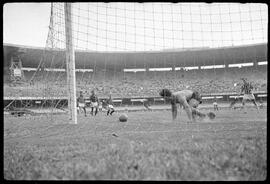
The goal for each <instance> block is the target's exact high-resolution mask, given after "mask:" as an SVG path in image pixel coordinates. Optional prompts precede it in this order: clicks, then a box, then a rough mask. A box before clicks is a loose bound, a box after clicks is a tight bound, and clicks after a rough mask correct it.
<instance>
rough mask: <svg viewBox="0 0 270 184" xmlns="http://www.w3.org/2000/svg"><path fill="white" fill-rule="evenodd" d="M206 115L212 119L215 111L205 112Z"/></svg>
mask: <svg viewBox="0 0 270 184" xmlns="http://www.w3.org/2000/svg"><path fill="white" fill-rule="evenodd" d="M207 116H208V117H209V118H210V119H211V120H212V119H215V117H216V115H215V113H213V112H209V113H207Z"/></svg>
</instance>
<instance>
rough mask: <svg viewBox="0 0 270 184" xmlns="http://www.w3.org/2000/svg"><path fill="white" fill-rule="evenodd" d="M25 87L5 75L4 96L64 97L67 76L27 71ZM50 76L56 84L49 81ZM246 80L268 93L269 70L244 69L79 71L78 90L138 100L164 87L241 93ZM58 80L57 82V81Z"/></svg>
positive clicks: (77, 74)
mask: <svg viewBox="0 0 270 184" xmlns="http://www.w3.org/2000/svg"><path fill="white" fill-rule="evenodd" d="M24 73H25V78H26V81H28V82H27V83H25V84H19V85H16V86H12V85H10V82H9V81H8V80H7V78H8V76H6V75H5V76H4V79H6V80H4V96H21V97H23V96H47V95H52V96H65V95H66V90H65V82H66V76H65V75H64V74H63V72H62V73H61V72H54V73H53V72H44V73H43V74H42V75H45V76H47V77H42V75H41V74H40V73H37V75H36V76H35V77H34V81H33V83H30V79H31V77H32V75H33V74H34V72H33V71H25V72H24ZM48 76H51V78H52V79H53V78H54V81H50V80H48V78H49V77H48ZM242 77H245V78H248V79H249V81H251V82H252V83H253V85H254V87H255V89H254V91H266V90H267V69H266V67H262V66H260V67H257V68H255V67H242V68H226V69H224V68H223V69H208V70H190V71H166V72H156V71H154V72H138V73H123V72H107V73H106V74H104V73H102V72H100V73H99V72H95V73H89V72H85V73H82V72H76V79H77V88H78V90H77V91H80V90H82V91H86V92H87V93H90V90H91V89H93V88H96V90H97V93H98V95H99V96H104V97H106V96H107V94H108V92H109V91H110V92H111V93H112V95H113V96H114V97H138V96H151V97H153V96H157V94H158V90H159V89H161V88H169V89H172V90H173V91H176V90H181V89H186V88H190V89H195V90H198V91H200V92H201V93H203V94H209V93H229V92H239V87H240V86H239V85H237V86H234V84H237V83H239V82H240V80H239V79H240V78H242ZM55 81H56V82H55Z"/></svg>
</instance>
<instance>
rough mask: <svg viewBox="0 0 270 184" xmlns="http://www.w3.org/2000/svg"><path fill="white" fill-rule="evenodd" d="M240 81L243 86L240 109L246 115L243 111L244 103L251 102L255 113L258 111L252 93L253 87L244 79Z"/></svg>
mask: <svg viewBox="0 0 270 184" xmlns="http://www.w3.org/2000/svg"><path fill="white" fill-rule="evenodd" d="M241 80H242V81H243V85H242V87H241V91H240V93H244V96H243V100H242V109H244V113H247V112H246V111H245V103H246V101H247V100H251V101H252V102H253V104H254V105H255V106H256V109H257V111H259V108H258V105H257V103H256V101H255V96H254V95H253V93H252V89H253V86H252V85H251V82H247V80H246V79H245V78H241ZM239 95H240V94H239ZM239 95H238V96H239Z"/></svg>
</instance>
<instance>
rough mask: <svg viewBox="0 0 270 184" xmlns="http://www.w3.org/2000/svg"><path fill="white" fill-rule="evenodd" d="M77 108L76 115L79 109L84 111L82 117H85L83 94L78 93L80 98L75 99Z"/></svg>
mask: <svg viewBox="0 0 270 184" xmlns="http://www.w3.org/2000/svg"><path fill="white" fill-rule="evenodd" d="M77 106H78V108H79V109H78V113H79V111H80V110H81V109H83V111H84V116H85V117H86V109H85V99H84V96H83V92H82V91H80V96H79V97H78V98H77Z"/></svg>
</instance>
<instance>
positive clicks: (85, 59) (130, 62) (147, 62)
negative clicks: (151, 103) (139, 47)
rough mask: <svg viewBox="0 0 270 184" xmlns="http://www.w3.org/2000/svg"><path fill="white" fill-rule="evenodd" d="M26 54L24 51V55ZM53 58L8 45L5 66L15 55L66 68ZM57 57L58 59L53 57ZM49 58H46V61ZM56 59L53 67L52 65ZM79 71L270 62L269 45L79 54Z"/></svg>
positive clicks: (27, 63)
mask: <svg viewBox="0 0 270 184" xmlns="http://www.w3.org/2000/svg"><path fill="white" fill-rule="evenodd" d="M22 50H23V51H22ZM53 53H54V54H51V53H49V52H47V51H45V50H44V48H38V47H26V46H17V45H11V44H4V66H9V62H10V57H11V56H12V55H18V54H19V55H20V56H21V59H22V62H23V67H34V68H35V67H37V66H38V64H39V62H40V60H41V58H43V60H44V62H45V63H46V65H45V66H47V67H50V66H54V67H59V68H64V64H65V53H64V51H60V50H59V51H54V52H53ZM52 55H54V57H52ZM42 56H45V57H42ZM52 59H53V63H54V64H53V65H51V62H52ZM75 60H76V68H78V69H84V68H94V67H95V68H105V67H106V68H112V69H121V68H146V67H148V68H160V67H173V66H175V67H186V66H206V65H224V64H231V63H246V62H254V61H257V62H259V61H266V60H267V44H256V45H246V46H234V47H223V48H217V49H214V48H207V49H199V50H183V51H153V52H150V51H149V52H91V51H89V52H83V51H76V53H75Z"/></svg>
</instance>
